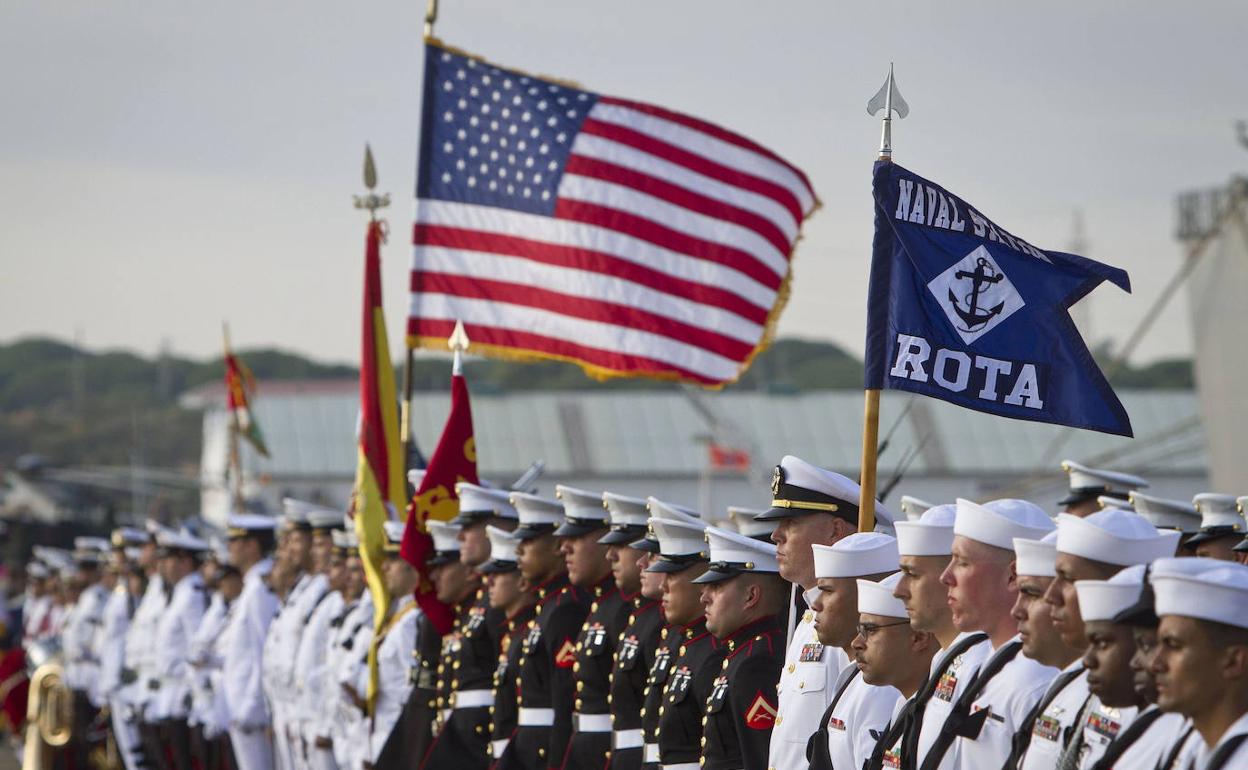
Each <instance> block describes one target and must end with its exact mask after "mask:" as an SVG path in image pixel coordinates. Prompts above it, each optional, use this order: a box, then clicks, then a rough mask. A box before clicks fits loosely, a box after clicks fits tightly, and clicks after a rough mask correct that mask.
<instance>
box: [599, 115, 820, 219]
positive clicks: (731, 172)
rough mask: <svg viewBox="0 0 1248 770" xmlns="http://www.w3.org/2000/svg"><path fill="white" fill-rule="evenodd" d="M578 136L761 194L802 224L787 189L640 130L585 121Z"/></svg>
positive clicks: (799, 211) (798, 207) (797, 205)
mask: <svg viewBox="0 0 1248 770" xmlns="http://www.w3.org/2000/svg"><path fill="white" fill-rule="evenodd" d="M581 133H585V134H592V135H594V136H600V137H602V138H603V139H610V140H611V141H613V142H619V143H620V144H624V145H628V146H629V147H632V148H633V149H635V150H641V151H642V152H646V153H649V154H651V155H654V156H655V157H658V158H662V159H663V160H666V161H670V162H672V163H675V164H677V165H680V166H684V167H685V168H687V169H689V170H690V171H694V172H697V173H699V174H702V175H703V176H708V177H710V178H711V179H715V180H718V181H720V182H723V183H724V184H730V185H733V186H734V187H740V188H741V189H742V190H748V191H749V192H752V193H756V194H758V195H764V196H766V197H768V198H771V199H772V200H774V201H775V202H776V203H778V204H780V205H781V206H783V207H784V208H785V209H787V210H788V212H789V214H791V215H792V216H793V222H794V223H795V224H800V223H801V221H802V204H801V201H799V200H798V199H797V197H796V196H794V195H793V193H792V191H790V190H789V189H788V188H787V187H784V186H782V185H778V184H776V183H775V182H772V181H771V180H768V179H763V178H761V177H757V176H754V175H752V174H746V173H745V172H743V171H739V170H737V169H735V168H731V167H729V166H725V165H722V164H720V163H715V162H714V161H712V160H709V159H707V158H706V157H705V156H702V155H698V154H696V153H692V152H689V151H688V150H684V149H681V148H680V147H677V146H676V145H673V144H668V143H667V142H664V141H663V140H661V139H656V138H654V137H653V136H650V135H649V134H643V133H642V132H640V131H636V130H634V129H631V128H626V127H625V126H621V125H618V124H616V123H607V122H606V121H601V120H594V119H593V118H589V119H587V120H586V121H585V122H584V123H582V124H581Z"/></svg>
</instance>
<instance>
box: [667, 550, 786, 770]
mask: <svg viewBox="0 0 1248 770" xmlns="http://www.w3.org/2000/svg"><path fill="white" fill-rule="evenodd" d="M706 538H707V542H708V543H709V544H710V558H711V563H710V565H709V566H708V567H707V570H706V572H704V573H703V574H702V575H701V576H700V577H698V578H696V579H695V580H694V581H693V582H694V583H695V584H697V585H700V586H702V596H701V601H702V605H703V606H704V607H705V608H706V628H707V630H708V631H710V632H711V633H712V634H713V635H714V636H715V639H716V640H717V641H718V642H719V645H720V648H719V651H718V652H719V655H717V656H716V657H719V656H720V655H722V657H723V663H722V664H721V668H722V670H721V671H719V672H714V671H713V673H718V676H717V677H715V679H714V682H713V683H712V684H713V689H712V690H711V694H710V697H709V698H708V699H707V700H706V717H705V719H704V720H703V723H704V725H705V727H704V729H703V734H702V746H703V752H704V761H703V763H702V764H703V765H704V766H705V767H709V768H713V769H714V770H727V769H728V768H743V769H744V770H763V768H765V767H767V754H768V749H769V746H770V743H771V740H770V739H771V731H772V729H773V727H774V726H775V723H776V689H775V683H776V681H777V679H778V678H779V674H780V667H781V666H782V665H784V633H785V629H784V612H785V609H786V607H787V605H788V599H789V596H788V593H789V590H788V589H789V586H788V584H787V583H786V582H785V581H784V580H783V579H781V578H780V575H779V569H780V567H779V564H778V563H777V561H776V558H775V556H776V552H775V546H773V545H770V544H768V543H762V542H759V541H757V540H754V539H752V538H747V537H745V536H744V535H741V534H739V533H736V532H730V531H728V530H723V529H719V528H716V527H709V528H708V529H707V530H706ZM707 668H710V669H712V670H713V669H714V668H715V667H714V666H713V665H708V666H707ZM677 673H678V674H679V670H678V672H677ZM700 675H701V672H695V673H694V676H695V677H697V678H700ZM675 686H676V682H675V680H673V682H672V684H671V685H669V689H671V688H673V687H675Z"/></svg>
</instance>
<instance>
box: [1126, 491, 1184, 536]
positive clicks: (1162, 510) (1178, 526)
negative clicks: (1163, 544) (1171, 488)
mask: <svg viewBox="0 0 1248 770" xmlns="http://www.w3.org/2000/svg"><path fill="white" fill-rule="evenodd" d="M1129 499H1130V501H1131V506H1132V507H1133V508H1135V512H1136V513H1138V514H1140V515H1141V516H1143V517H1144V518H1145V519H1147V520H1148V523H1149V524H1152V525H1153V526H1154V527H1156V528H1157V529H1174V530H1178V531H1179V532H1183V533H1191V532H1195V531H1197V530H1198V529H1200V512H1199V511H1197V510H1196V506H1195V505H1193V504H1192V503H1191V502H1189V501H1186V500H1168V499H1166V498H1164V497H1156V496H1154V495H1146V494H1144V493H1143V492H1132V493H1131V497H1130V498H1129Z"/></svg>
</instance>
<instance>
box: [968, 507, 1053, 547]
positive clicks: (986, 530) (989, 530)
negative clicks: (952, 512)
mask: <svg viewBox="0 0 1248 770" xmlns="http://www.w3.org/2000/svg"><path fill="white" fill-rule="evenodd" d="M957 506H958V515H957V518H956V519H955V520H954V522H953V534H955V535H961V536H962V537H965V538H968V539H970V540H974V541H976V542H980V543H984V544H986V545H991V546H995V547H997V548H1004V549H1005V550H1007V551H1013V550H1014V538H1016V537H1018V538H1022V539H1024V540H1039V539H1040V538H1042V537H1044V536H1045V535H1046V534H1048V533H1049V532H1052V531H1053V520H1052V519H1050V518H1049V515H1048V514H1047V513H1045V512H1044V511H1043V510H1041V508H1040V506H1038V505H1036V504H1035V503H1029V502H1027V501H1026V500H1014V499H1008V498H1007V499H1003V500H993V501H992V502H990V503H985V504H983V505H980V504H979V503H973V502H971V501H970V500H964V499H962V498H960V497H959V498H958V502H957Z"/></svg>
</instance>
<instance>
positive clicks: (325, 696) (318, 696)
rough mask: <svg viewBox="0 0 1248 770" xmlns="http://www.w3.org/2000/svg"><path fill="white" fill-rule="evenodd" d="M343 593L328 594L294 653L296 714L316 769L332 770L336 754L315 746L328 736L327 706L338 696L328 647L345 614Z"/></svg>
mask: <svg viewBox="0 0 1248 770" xmlns="http://www.w3.org/2000/svg"><path fill="white" fill-rule="evenodd" d="M343 605H344V602H343V598H342V594H341V593H339V592H337V591H332V592H329V593H328V594H326V596H325V598H323V599H322V600H321V602H320V604H318V605H317V606H316V609H315V610H313V612H312V617H311V618H310V619H309V620H308V624H307V625H306V626H304V629H303V634H302V635H301V636H300V637H299V649H298V651H297V652H296V654H295V688H296V696H295V703H296V714H297V719H298V724H299V731H300V734H301V735H302V737H303V744H304V746H306V747H307V753H308V765H309V767H311V768H313V770H332V768H333V767H334V765H333V754H332V753H331V752H330V751H328V750H327V749H324V748H317V747H316V739H317V737H318V736H319V737H326V738H327V737H329V733H328V732H326V731H325V729H324V716H325V712H326V711H327V710H328V709H327V708H326V706H327V705H328V704H330V703H333V702H334V699H335V698H336V697H337V695H336V693H335V692H333V689H336V688H332V689H331V685H332V684H333V683H332V680H331V679H330V677H329V664H330V661H329V656H328V655H327V654H326V652H327V650H328V647H329V639H330V632H331V631H332V630H333V628H332V626H331V623H333V621H334V619H335V618H337V617H338V616H340V615H341V614H342V611H343Z"/></svg>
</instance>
